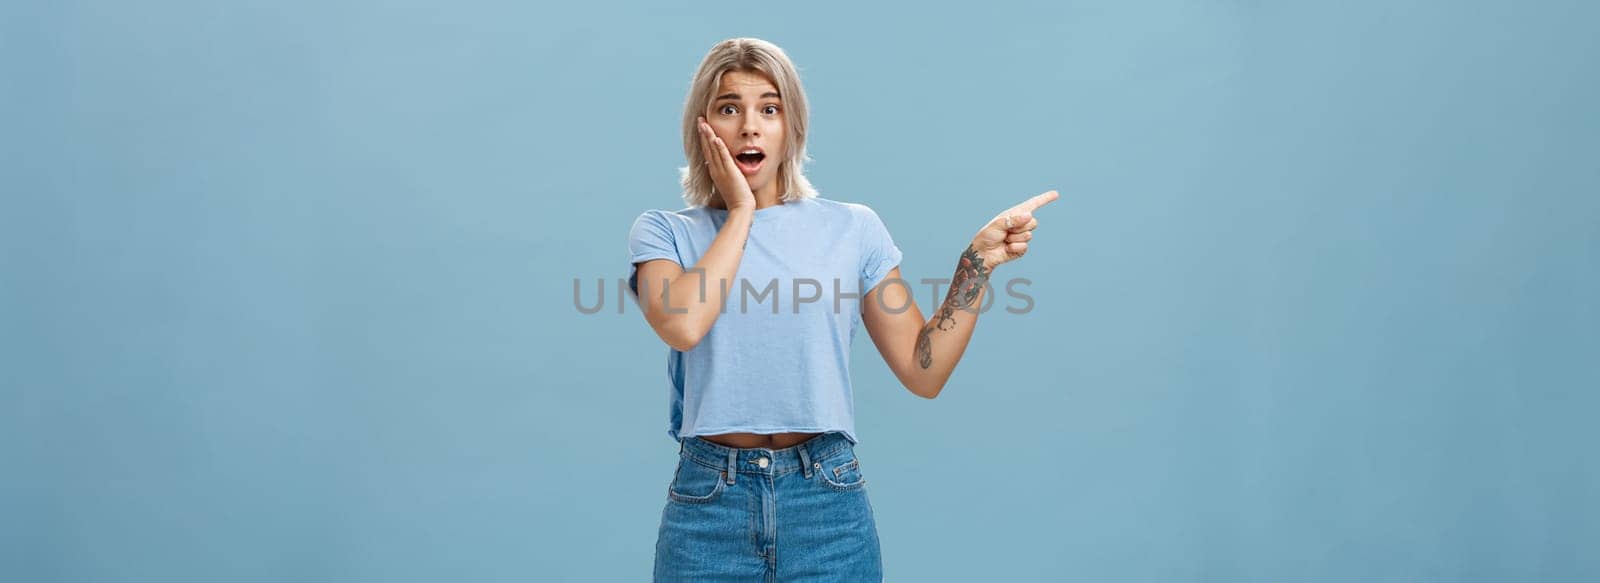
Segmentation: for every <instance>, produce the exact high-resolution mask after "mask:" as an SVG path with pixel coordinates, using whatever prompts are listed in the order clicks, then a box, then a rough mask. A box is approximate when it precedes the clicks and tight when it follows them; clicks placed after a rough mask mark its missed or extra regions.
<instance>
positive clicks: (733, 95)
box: [712, 91, 783, 101]
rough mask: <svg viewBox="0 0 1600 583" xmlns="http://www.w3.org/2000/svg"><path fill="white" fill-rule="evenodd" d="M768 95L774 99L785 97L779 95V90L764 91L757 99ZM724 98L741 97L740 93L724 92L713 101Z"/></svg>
mask: <svg viewBox="0 0 1600 583" xmlns="http://www.w3.org/2000/svg"><path fill="white" fill-rule="evenodd" d="M768 97H771V98H773V99H783V97H782V96H779V95H778V92H776V91H768V92H766V93H762V94H761V97H757V98H756V99H766V98H768ZM724 99H739V94H738V93H724V94H722V95H718V96H717V98H716V99H713V100H712V101H722V100H724Z"/></svg>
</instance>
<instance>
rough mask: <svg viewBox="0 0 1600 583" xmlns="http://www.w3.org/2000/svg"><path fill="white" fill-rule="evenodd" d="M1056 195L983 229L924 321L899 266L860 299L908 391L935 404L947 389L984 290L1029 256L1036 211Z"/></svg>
mask: <svg viewBox="0 0 1600 583" xmlns="http://www.w3.org/2000/svg"><path fill="white" fill-rule="evenodd" d="M1058 196H1059V195H1058V194H1056V192H1055V191H1053V190H1052V191H1050V192H1046V193H1044V194H1041V195H1039V196H1035V197H1033V198H1031V199H1028V200H1027V201H1025V202H1023V203H1022V204H1019V205H1017V206H1014V207H1011V208H1009V209H1006V210H1005V211H1004V212H1002V213H1000V214H999V215H997V216H996V217H995V218H994V220H991V221H989V223H988V224H986V225H984V227H983V229H981V230H979V231H978V234H977V236H975V237H973V239H972V243H971V244H969V245H967V248H966V249H965V250H963V251H962V252H961V256H960V258H959V259H958V260H957V261H956V270H955V273H954V274H953V275H952V276H951V278H950V279H951V281H950V287H949V290H948V291H947V292H946V294H945V296H944V301H943V302H942V303H941V304H939V306H938V307H937V308H935V309H934V313H933V317H932V318H930V319H928V320H926V321H924V320H923V319H922V312H921V310H918V309H917V304H916V301H915V300H914V299H913V298H912V296H911V288H910V285H909V284H905V285H902V283H904V280H903V279H902V278H901V277H900V268H898V267H896V268H894V269H893V270H891V271H890V272H889V275H888V276H887V277H886V278H884V280H883V283H880V284H879V285H878V286H877V287H875V288H873V289H872V290H871V291H870V292H868V293H867V294H866V295H865V296H864V297H863V298H862V300H861V310H862V320H863V322H864V323H865V324H866V326H867V333H868V334H869V335H871V336H872V341H873V343H874V344H876V345H877V347H878V352H879V353H881V354H882V355H883V359H884V362H886V363H888V364H889V369H890V370H892V371H894V374H895V377H896V378H898V379H900V383H901V384H903V385H905V387H906V389H908V390H910V391H911V392H912V393H913V394H916V395H917V396H919V397H924V398H928V399H932V398H934V397H937V396H939V393H940V392H941V391H943V390H944V385H945V382H946V381H948V380H949V379H950V374H951V373H952V372H954V371H955V368H956V363H958V362H960V361H961V355H962V354H963V353H964V352H966V350H967V343H968V342H970V341H971V340H972V331H973V329H974V328H975V327H976V326H977V323H978V311H979V309H980V307H981V306H983V302H984V294H985V293H986V290H985V286H986V284H988V282H989V279H990V276H991V274H992V273H993V271H994V268H995V267H997V266H999V265H1000V264H1003V263H1006V262H1009V261H1013V260H1015V259H1018V258H1020V257H1022V256H1023V255H1024V254H1026V253H1027V252H1028V241H1030V240H1032V239H1033V230H1034V229H1035V228H1037V227H1038V226H1039V219H1037V218H1035V217H1033V211H1035V210H1037V209H1038V208H1039V207H1041V206H1044V205H1045V204H1047V203H1049V202H1051V201H1053V200H1055V199H1056V198H1058Z"/></svg>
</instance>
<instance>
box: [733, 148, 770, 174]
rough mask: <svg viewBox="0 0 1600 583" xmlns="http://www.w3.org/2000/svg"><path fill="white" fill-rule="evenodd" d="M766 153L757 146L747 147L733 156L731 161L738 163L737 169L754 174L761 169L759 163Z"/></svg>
mask: <svg viewBox="0 0 1600 583" xmlns="http://www.w3.org/2000/svg"><path fill="white" fill-rule="evenodd" d="M766 159H767V155H766V154H765V153H763V152H762V151H761V149H759V148H747V149H744V150H741V151H740V152H739V153H738V154H735V155H734V156H733V161H734V162H735V163H736V164H738V165H739V170H740V171H741V172H744V173H745V174H754V173H755V172H756V171H757V170H760V169H761V163H762V162H763V161H765V160H766Z"/></svg>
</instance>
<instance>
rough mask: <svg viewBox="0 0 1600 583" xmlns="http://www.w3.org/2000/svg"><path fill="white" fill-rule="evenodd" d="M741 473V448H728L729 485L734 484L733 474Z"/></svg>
mask: <svg viewBox="0 0 1600 583" xmlns="http://www.w3.org/2000/svg"><path fill="white" fill-rule="evenodd" d="M738 473H739V450H737V449H734V448H731V447H730V448H728V485H730V486H732V485H733V476H734V475H736V474H738Z"/></svg>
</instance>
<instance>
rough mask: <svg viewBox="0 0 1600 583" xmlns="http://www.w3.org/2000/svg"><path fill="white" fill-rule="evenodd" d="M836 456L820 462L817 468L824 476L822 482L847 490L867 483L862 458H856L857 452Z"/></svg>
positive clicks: (820, 474) (839, 489)
mask: <svg viewBox="0 0 1600 583" xmlns="http://www.w3.org/2000/svg"><path fill="white" fill-rule="evenodd" d="M846 451H848V452H849V453H848V454H846V455H841V456H834V457H833V458H831V459H826V460H823V461H821V462H819V463H818V465H819V466H820V467H817V468H815V469H816V470H817V475H819V476H822V482H823V483H825V484H827V485H828V487H830V488H833V489H835V490H838V491H840V492H845V491H849V490H855V489H858V488H861V487H863V486H866V485H867V479H866V478H865V477H864V476H862V475H861V460H859V459H857V458H856V455H855V452H854V451H851V450H846Z"/></svg>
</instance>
